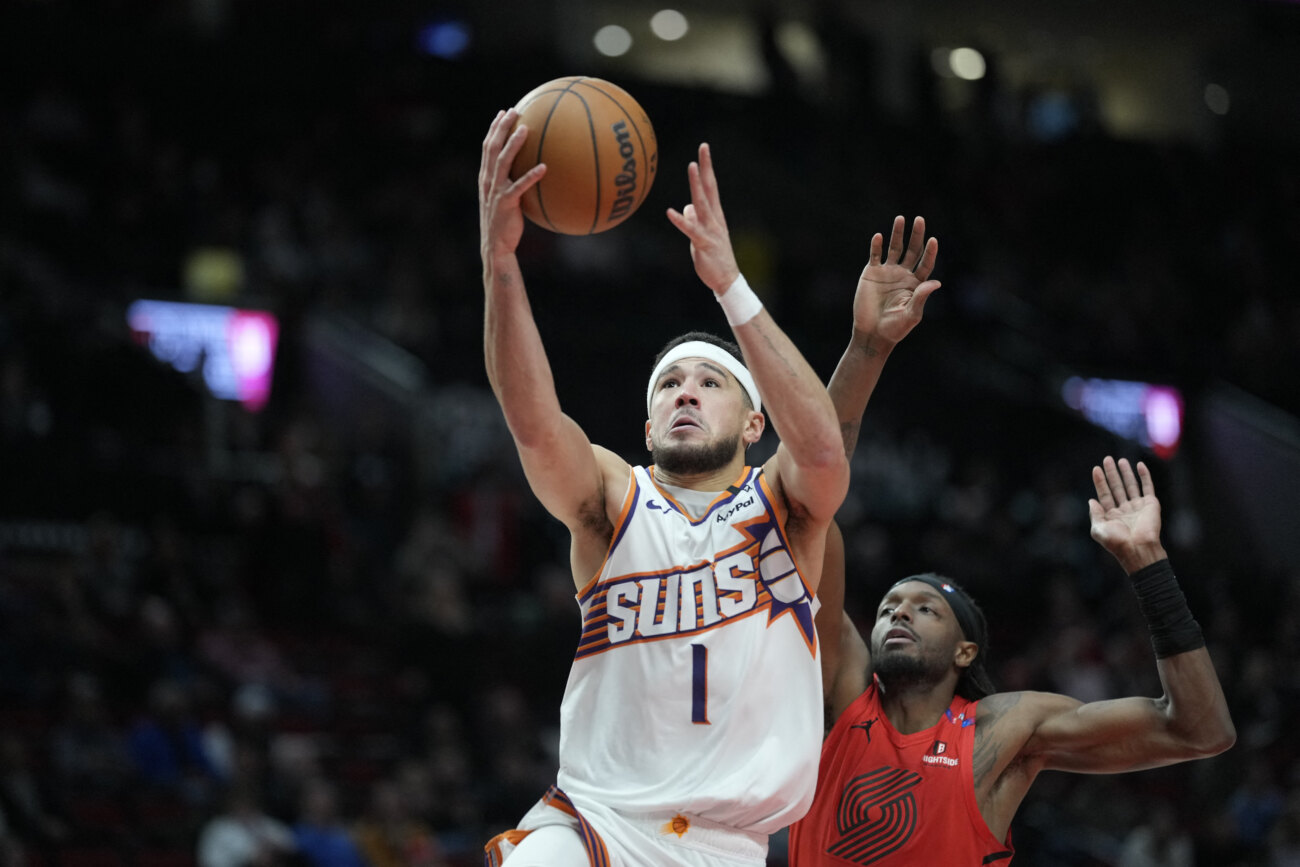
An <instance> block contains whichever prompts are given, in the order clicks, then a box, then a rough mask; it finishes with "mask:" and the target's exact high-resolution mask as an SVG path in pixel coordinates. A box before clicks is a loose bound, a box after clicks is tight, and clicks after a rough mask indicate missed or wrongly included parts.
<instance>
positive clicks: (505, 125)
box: [478, 108, 546, 261]
mask: <svg viewBox="0 0 1300 867" xmlns="http://www.w3.org/2000/svg"><path fill="white" fill-rule="evenodd" d="M518 118H519V113H518V112H517V111H515V110H514V109H513V108H510V109H506V110H505V111H499V112H497V116H496V118H495V119H494V120H493V121H492V125H491V126H490V127H488V132H487V136H486V137H485V138H484V139H483V157H482V161H481V162H480V163H479V169H478V214H479V244H480V246H481V249H480V253H481V254H482V256H483V258H484V260H485V261H486V260H487V259H488V258H489V257H491V256H494V255H498V254H509V253H513V252H514V251H515V248H516V247H518V246H519V239H520V238H521V237H523V234H524V212H523V209H522V208H521V207H520V205H519V200H520V199H521V198H522V197H523V195H524V193H525V192H526V191H528V190H529V189H530V188H531V187H532V186H533V185H534V184H536V183H537V182H538V181H540V180H541V179H542V176H543V175H545V174H546V164H545V163H538V164H537V165H536V166H533V168H531V169H529V170H528V171H527V172H526V173H524V174H523V175H522V176H521V177H519V178H518V179H517V180H514V181H512V180H510V166H511V165H512V164H513V163H514V161H515V155H516V154H518V153H519V149H520V148H521V147H523V146H524V140H525V139H526V138H528V128H527V127H525V126H523V125H522V124H520V125H519V126H518V127H516V128H515V130H514V132H511V129H510V128H511V127H512V126H514V123H515V121H516V120H517V119H518Z"/></svg>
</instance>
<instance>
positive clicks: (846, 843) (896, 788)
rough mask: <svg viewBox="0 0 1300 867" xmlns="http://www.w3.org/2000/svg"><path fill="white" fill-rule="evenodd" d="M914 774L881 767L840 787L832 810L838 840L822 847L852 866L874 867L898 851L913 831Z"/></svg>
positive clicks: (917, 776) (916, 781)
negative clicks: (849, 862)
mask: <svg viewBox="0 0 1300 867" xmlns="http://www.w3.org/2000/svg"><path fill="white" fill-rule="evenodd" d="M920 784H921V775H920V774H918V773H916V772H915V771H907V770H902V769H901V768H891V767H888V766H882V767H879V768H876V770H874V771H872V772H871V773H868V774H862V775H861V776H857V777H854V778H853V779H852V780H850V781H849V782H848V784H847V785H846V786H845V787H844V791H843V793H841V795H840V804H839V808H838V809H837V810H836V823H835V824H836V830H837V831H839V839H838V840H836V841H835V842H834V843H832V844H831V845H830V846H828V847H827V848H826V853H827V854H828V855H834V856H835V857H837V858H842V859H844V860H845V861H851V862H853V863H854V864H874V863H875V862H877V861H880V860H881V859H883V858H886V857H888V856H889V855H890V854H892V853H894V852H896V851H898V850H899V849H901V848H902V847H903V846H904V845H906V843H907V841H908V840H909V839H911V837H912V834H913V833H914V832H915V831H916V818H917V807H916V794H915V793H914V792H913V791H912V790H913V789H915V788H916V787H917V786H919V785H920Z"/></svg>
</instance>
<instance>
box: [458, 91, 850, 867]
mask: <svg viewBox="0 0 1300 867" xmlns="http://www.w3.org/2000/svg"><path fill="white" fill-rule="evenodd" d="M515 120H516V114H515V112H514V111H513V110H510V111H505V112H501V113H499V114H498V116H497V118H496V119H495V120H494V121H493V123H492V125H491V128H490V129H489V130H488V133H487V137H486V138H485V139H484V142H483V156H482V165H481V168H480V172H479V196H480V220H481V223H480V231H481V237H482V249H481V253H482V257H483V284H484V289H485V293H486V325H485V329H484V350H485V356H486V364H487V372H488V378H489V380H490V381H491V384H492V388H493V391H494V392H495V394H496V396H497V399H498V400H499V401H500V403H501V407H502V409H503V411H504V413H505V418H506V422H507V424H508V425H509V428H510V431H511V433H512V435H513V436H514V439H515V445H516V447H517V449H518V452H519V456H520V459H521V461H522V463H523V468H524V471H525V474H526V476H527V478H528V481H529V484H530V485H531V487H532V489H533V492H534V493H535V495H536V496H537V497H538V499H539V500H540V501H541V502H542V504H543V505H545V506H546V508H547V509H548V511H550V513H551V514H552V515H554V516H555V517H556V518H558V519H559V520H561V521H563V522H564V524H565V525H566V526H567V527H568V528H569V532H570V534H571V540H572V542H571V548H570V561H571V565H572V572H573V580H574V586H575V587H576V589H577V594H578V603H579V605H580V607H581V610H582V615H583V627H582V634H581V637H580V639H579V643H578V647H577V652H576V655H575V659H574V661H573V666H572V669H571V671H570V675H569V681H568V685H567V687H566V690H565V695H564V700H563V704H562V707H561V735H560V768H559V774H558V778H557V781H556V785H555V786H554V787H553V788H552V789H551V791H550V792H548V793H547V794H546V796H545V797H543V798H542V800H541V801H539V802H538V804H537V805H536V806H535V807H534V808H533V809H532V810H530V811H529V812H528V814H527V815H526V816H524V817H523V819H522V820H521V822H520V823H519V826H518V828H517V829H515V830H513V831H509V832H506V833H504V834H502V835H499V836H498V837H497V838H495V839H494V840H493V841H492V842H490V843H489V844H488V846H487V851H488V863H489V864H497V863H501V862H502V860H504V863H505V864H506V865H507V867H534V865H547V867H585V865H588V864H590V865H612V867H632V865H638V867H642V865H643V867H669V865H698V867H704V865H753V867H758V865H762V864H764V862H765V859H766V851H767V838H768V835H769V834H771V833H773V832H775V831H777V830H779V829H780V828H782V827H785V826H786V825H789V824H790V823H791V822H793V821H794V820H795V819H797V818H799V817H800V816H801V815H803V813H804V812H805V811H806V810H807V808H808V804H809V802H810V799H811V797H812V793H813V789H814V787H815V782H816V781H815V777H816V768H817V756H818V751H819V749H820V744H821V731H822V717H821V708H822V700H821V684H820V675H819V667H818V666H819V661H818V660H819V648H818V645H817V635H816V632H815V630H814V628H813V620H812V618H813V615H814V613H815V606H816V601H815V597H814V594H815V593H816V590H817V581H818V579H819V577H820V574H821V564H822V555H823V550H824V545H825V539H826V532H827V527H828V526H829V524H830V521H831V519H832V517H833V516H834V514H835V511H836V510H837V509H838V508H839V506H840V503H841V501H842V500H843V498H844V494H845V492H846V490H847V486H848V462H847V460H846V458H845V456H844V447H843V443H842V440H841V437H840V431H839V427H838V422H837V420H836V415H835V410H834V408H833V406H832V404H831V401H830V398H829V396H828V394H827V392H826V389H825V387H824V386H823V385H822V383H821V381H820V380H819V379H818V377H817V375H816V374H815V373H814V371H813V370H812V368H811V367H810V366H809V365H808V363H807V362H806V361H805V360H804V358H803V357H802V356H801V354H800V353H799V351H798V350H797V349H796V348H795V347H794V345H793V344H792V343H791V341H790V340H789V338H788V337H787V336H786V335H785V334H784V333H783V332H782V331H781V329H780V328H778V327H777V325H776V323H775V322H773V320H772V317H771V316H770V315H769V314H768V312H767V311H766V310H764V309H763V307H762V304H761V303H760V302H759V301H758V299H757V297H756V296H755V295H754V293H753V292H752V291H751V290H750V289H749V287H748V286H747V285H746V284H745V281H744V278H743V277H742V276H741V275H740V271H739V269H738V268H737V265H736V260H735V255H734V252H733V250H732V246H731V240H730V236H729V234H728V231H727V225H726V221H725V219H724V218H723V213H722V207H721V203H720V199H719V196H718V185H717V181H716V178H715V175H714V171H713V164H712V158H711V155H710V153H709V149H708V146H707V145H701V146H700V149H699V161H698V163H695V162H693V163H691V164H690V166H689V167H688V172H687V176H688V181H689V185H690V192H691V202H690V204H688V205H686V206H685V207H684V208H683V209H682V210H681V211H680V212H679V211H676V210H673V209H670V210H669V211H668V219H669V220H670V221H671V222H672V224H673V225H674V226H676V227H677V228H678V229H679V230H681V232H682V233H683V234H684V235H686V237H687V238H688V239H689V241H690V252H691V256H692V259H693V260H694V263H695V270H696V273H697V274H698V276H699V277H700V279H701V280H702V281H703V282H704V284H705V285H706V286H708V287H709V289H711V290H712V292H713V293H714V296H715V297H716V298H717V299H718V301H719V303H720V304H721V306H722V309H723V312H724V314H725V316H726V318H727V321H728V323H729V324H730V325H731V328H732V333H733V335H734V337H735V342H736V343H737V344H739V350H741V351H743V360H742V358H741V357H740V355H737V354H735V353H734V352H733V351H731V350H729V349H728V348H727V347H726V346H725V344H726V341H723V340H720V339H718V338H714V337H711V336H709V335H703V334H699V333H692V334H688V335H686V336H685V338H684V339H683V340H681V341H680V342H675V343H674V344H670V346H669V347H668V348H667V349H666V350H665V352H664V353H663V354H662V355H661V357H660V358H659V359H657V360H656V363H655V365H654V367H653V372H652V373H651V376H650V378H649V381H648V384H647V393H646V413H647V417H648V420H647V421H646V423H645V444H646V448H647V449H648V450H649V452H650V454H651V461H650V465H649V466H646V467H632V466H630V465H629V464H628V463H627V462H626V461H624V460H623V459H622V458H620V457H619V456H618V455H617V454H616V453H615V452H613V451H610V450H608V449H605V448H602V447H600V446H597V445H593V444H592V443H591V442H590V441H589V440H588V439H587V436H586V434H584V433H583V431H582V429H581V428H580V427H579V426H578V424H577V423H576V422H575V421H574V420H573V419H571V418H569V417H568V416H567V415H565V414H564V413H563V412H562V411H561V409H560V406H559V401H558V399H557V397H556V390H555V386H554V383H553V381H552V378H551V369H550V365H549V363H548V361H547V358H546V353H545V350H544V349H543V346H542V342H541V338H540V336H539V334H538V330H537V327H536V324H535V323H534V321H533V317H532V312H531V309H530V307H529V303H528V298H527V295H526V294H525V290H524V282H523V276H522V274H521V272H520V267H519V262H518V260H517V258H516V256H515V249H516V247H517V245H518V244H519V240H520V238H521V236H522V233H523V228H524V217H523V214H522V211H521V210H520V196H521V195H522V194H523V193H524V191H525V190H527V189H529V188H530V187H531V186H533V185H534V184H536V183H537V181H538V180H540V179H541V177H542V175H543V174H544V173H545V167H544V166H538V167H536V168H534V169H533V170H532V171H530V172H528V173H527V174H524V175H523V176H521V177H520V178H519V179H518V180H516V181H513V182H512V181H511V180H510V178H509V169H510V165H511V163H512V161H513V160H514V156H515V154H516V153H517V152H518V150H519V148H520V147H521V146H522V144H523V141H524V136H525V130H524V129H523V128H522V127H521V128H520V129H518V130H516V131H515V132H514V133H513V134H511V131H510V130H511V126H512V125H513V124H514V122H515ZM764 411H766V413H767V416H766V417H765V416H764ZM768 418H770V419H771V422H772V424H773V426H774V427H775V428H776V429H777V431H778V433H779V434H780V444H779V446H778V448H777V449H776V451H775V453H774V454H773V456H772V457H771V458H770V459H769V460H768V461H767V462H766V463H765V464H764V465H763V466H761V467H749V466H747V465H746V462H745V449H746V448H747V447H748V446H749V445H751V444H753V443H755V442H757V441H758V439H759V437H760V436H761V435H762V433H763V430H764V427H765V425H766V420H767V419H768Z"/></svg>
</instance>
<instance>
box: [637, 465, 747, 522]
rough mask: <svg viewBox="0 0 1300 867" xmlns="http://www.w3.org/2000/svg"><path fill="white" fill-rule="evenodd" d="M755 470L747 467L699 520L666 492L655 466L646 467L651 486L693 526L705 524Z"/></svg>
mask: <svg viewBox="0 0 1300 867" xmlns="http://www.w3.org/2000/svg"><path fill="white" fill-rule="evenodd" d="M753 469H754V468H753V467H745V468H744V469H743V470H742V471H741V473H740V477H739V478H738V479H736V480H735V481H734V482H732V483H731V484H730V485H728V486H727V489H726V490H724V491H721V492H719V494H718V495H717V496H716V497H714V498H713V501H712V502H710V503H709V505H708V506H707V507H705V509H704V513H703V514H701V515H700V517H698V518H697V517H695V516H694V515H692V514H691V513H690V512H689V511H687V509H686V507H685V506H683V505H682V504H681V503H679V502H677V499H676V498H675V497H674V496H673V495H672V494H670V493H668V492H667V491H666V490H664V488H663V486H662V485H660V484H659V481H658V480H657V479H656V478H655V468H654V466H653V465H651V466H649V467H646V475H648V476H649V477H650V484H652V485H654V487H655V490H656V491H658V492H659V493H660V494H663V496H664V499H666V500H667V501H668V502H670V503H672V504H673V508H675V509H676V510H677V511H679V512H681V513H682V514H683V515H685V516H686V518H687V520H689V521H690V522H691V523H692V524H700V523H703V521H704V519H705V518H707V517H709V515H712V514H713V510H714V509H716V508H717V507H718V504H719V503H721V502H722V501H723V500H725V499H727V498H729V497H734V496H736V492H735V491H734V490H732V489H733V488H739V487H741V486H743V485H744V484H745V483H746V482H748V481H749V477H750V474H751V472H752V471H753ZM759 475H762V473H760V474H759Z"/></svg>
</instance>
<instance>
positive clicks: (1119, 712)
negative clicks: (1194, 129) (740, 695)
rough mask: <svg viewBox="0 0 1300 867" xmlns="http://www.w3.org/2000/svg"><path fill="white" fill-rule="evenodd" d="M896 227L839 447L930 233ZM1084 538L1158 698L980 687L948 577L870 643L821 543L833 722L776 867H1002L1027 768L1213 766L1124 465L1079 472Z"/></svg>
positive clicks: (844, 394) (900, 603) (822, 630)
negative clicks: (1087, 482) (1085, 484)
mask: <svg viewBox="0 0 1300 867" xmlns="http://www.w3.org/2000/svg"><path fill="white" fill-rule="evenodd" d="M903 228H904V225H903V220H902V218H901V217H899V218H898V219H897V220H896V221H895V223H894V227H893V232H892V235H891V239H890V246H889V251H888V255H887V256H883V257H882V253H883V249H882V247H883V242H882V238H881V236H880V235H877V236H875V238H874V239H873V240H872V248H871V260H870V262H869V264H868V265H867V267H866V269H865V270H864V271H863V275H862V278H861V280H860V281H859V284H858V292H857V295H856V296H855V299H854V339H853V343H851V344H850V347H849V350H848V351H847V352H846V353H845V355H844V358H843V359H842V360H841V362H840V365H839V366H838V367H837V368H836V372H835V376H834V378H833V379H832V381H831V385H830V393H831V397H832V399H833V400H834V401H835V404H836V409H837V411H838V412H839V413H840V419H841V427H842V430H843V431H844V437H845V449H846V451H847V452H852V450H853V447H854V445H855V444H856V439H857V431H858V424H859V420H860V417H861V415H862V411H863V409H864V408H865V406H866V403H867V399H868V397H869V396H870V393H871V390H872V388H873V387H874V385H875V383H876V381H877V379H878V377H879V375H880V370H881V367H882V366H883V364H884V361H885V359H886V358H887V357H888V354H889V351H890V350H891V349H892V348H893V346H894V345H896V344H897V342H898V341H899V340H901V339H902V338H903V337H905V336H906V335H907V333H908V332H909V331H910V330H911V329H912V328H913V327H914V326H915V325H916V324H917V322H919V321H920V319H921V313H922V308H923V306H924V303H925V300H926V298H927V297H928V296H929V294H930V293H931V292H933V291H934V289H936V288H937V287H938V284H937V283H936V282H935V281H927V280H926V278H927V277H928V276H929V274H930V272H931V270H932V269H933V265H934V258H935V253H936V245H935V241H934V239H930V241H929V242H928V243H923V238H924V233H925V224H924V222H923V221H922V220H920V219H919V218H918V219H917V221H916V223H915V225H914V227H913V231H912V236H911V239H910V242H909V244H908V246H907V249H906V251H904V245H903ZM1092 481H1093V486H1094V488H1095V489H1096V497H1095V499H1092V500H1090V501H1089V504H1088V510H1089V517H1090V519H1091V534H1092V538H1093V539H1094V540H1096V541H1097V542H1098V543H1099V544H1100V545H1101V546H1102V547H1103V548H1104V549H1105V550H1107V551H1108V552H1110V553H1111V554H1112V555H1113V556H1114V557H1115V559H1116V560H1117V561H1118V562H1119V564H1120V566H1121V567H1122V568H1123V569H1124V571H1125V572H1126V573H1128V575H1129V576H1130V578H1132V580H1133V587H1134V592H1135V593H1136V594H1137V597H1138V602H1139V606H1140V608H1141V610H1142V613H1143V615H1144V616H1145V617H1146V620H1147V623H1148V626H1149V627H1150V630H1151V641H1152V646H1153V647H1154V650H1155V656H1156V668H1157V671H1158V673H1159V676H1160V682H1161V685H1162V686H1163V688H1164V695H1163V696H1161V697H1160V698H1139V697H1131V698H1121V699H1114V700H1109V701H1097V702H1088V703H1085V702H1081V701H1079V700H1077V699H1074V698H1070V697H1068V696H1064V695H1056V694H1051V693H1044V692H1032V691H1023V692H1009V693H997V692H994V691H993V686H992V683H991V682H990V680H989V678H988V675H987V673H986V670H985V667H984V648H985V647H986V646H987V635H986V633H987V626H986V624H985V620H984V616H983V614H982V613H981V612H980V610H979V608H978V607H977V606H976V605H975V603H974V601H973V600H972V599H971V598H970V597H969V596H968V595H967V594H966V593H965V592H964V591H963V590H962V589H961V588H960V587H959V586H957V585H956V583H955V582H953V581H951V580H949V579H946V578H943V577H940V576H937V575H933V574H925V575H916V576H912V577H910V578H905V579H903V580H902V581H899V582H898V583H896V584H894V586H892V587H891V588H889V590H888V591H887V592H886V594H885V596H884V598H883V599H882V600H881V602H880V605H879V607H878V608H877V610H876V615H875V623H874V625H873V627H872V630H871V635H870V645H869V646H868V643H867V642H866V641H864V640H863V638H862V636H861V635H860V634H859V633H858V631H857V629H856V627H855V626H854V625H853V623H852V621H851V620H850V619H849V618H848V617H847V616H846V615H844V614H843V611H842V609H843V596H842V589H843V587H842V579H843V572H844V554H843V540H842V539H841V538H840V536H839V534H838V532H833V533H832V534H831V538H830V540H829V541H828V550H827V556H826V560H825V565H824V571H823V577H822V584H821V593H820V594H819V595H820V598H821V601H822V608H821V611H820V613H819V614H818V618H817V628H818V632H819V636H820V639H821V641H822V642H823V644H824V648H825V654H824V656H823V677H824V683H825V698H826V702H827V706H828V709H829V712H830V713H831V715H832V716H831V718H832V719H833V720H834V721H835V722H834V726H833V727H832V729H831V731H830V734H829V735H828V736H827V738H826V741H825V743H824V744H823V747H822V757H821V763H820V768H819V777H818V782H817V791H816V795H815V796H814V800H813V806H812V808H811V809H810V810H809V812H808V814H807V815H806V816H805V817H804V818H803V819H802V820H800V821H799V822H796V823H795V824H794V825H793V826H791V829H790V858H791V865H792V867H841V865H868V864H870V865H880V867H901V865H932V864H952V865H966V864H969V865H979V864H998V865H1002V864H1006V863H1008V862H1010V860H1011V856H1012V854H1013V849H1012V846H1011V840H1010V829H1011V822H1012V819H1013V817H1014V816H1015V813H1016V810H1017V809H1018V808H1019V806H1020V803H1021V801H1022V800H1023V799H1024V797H1025V794H1026V793H1027V792H1028V791H1029V787H1030V786H1031V785H1032V784H1033V782H1034V780H1035V779H1036V777H1037V776H1038V774H1039V773H1040V772H1041V771H1045V770H1060V771H1074V772H1079V773H1118V772H1122V771H1135V770H1141V769H1144V768H1155V767H1160V766H1163V765H1170V764H1174V763H1176V762H1182V761H1187V760H1189V759H1196V758H1203V757H1208V756H1213V755H1216V754H1218V753H1220V752H1222V751H1224V750H1226V749H1228V748H1229V747H1230V746H1232V744H1233V742H1234V741H1235V739H1236V732H1235V730H1234V728H1233V724H1232V720H1231V718H1230V717H1229V714H1228V707H1227V703H1226V702H1225V700H1224V696H1223V690H1222V688H1221V686H1220V684H1219V680H1218V676H1217V675H1216V673H1215V670H1214V666H1213V663H1212V662H1211V659H1210V655H1209V652H1208V651H1207V650H1206V648H1205V642H1204V639H1203V638H1202V636H1201V630H1200V627H1199V625H1198V624H1197V622H1196V621H1195V620H1194V619H1193V617H1192V614H1191V612H1190V610H1189V609H1188V606H1187V602H1186V600H1185V599H1184V597H1183V593H1182V591H1181V589H1180V588H1179V586H1178V582H1177V580H1176V579H1175V577H1174V573H1173V569H1172V568H1171V566H1170V565H1169V560H1168V556H1167V554H1166V552H1165V550H1164V547H1163V545H1162V544H1161V541H1160V528H1161V522H1160V503H1159V501H1158V500H1157V499H1156V495H1155V489H1154V486H1153V483H1152V480H1151V475H1150V472H1149V471H1148V470H1147V467H1146V465H1145V464H1143V463H1141V462H1139V463H1138V464H1137V465H1136V468H1134V467H1133V466H1131V465H1130V464H1129V462H1128V461H1127V460H1125V459H1122V458H1121V459H1120V460H1119V461H1115V460H1114V459H1112V458H1110V457H1107V458H1106V459H1105V460H1104V461H1103V462H1102V464H1101V466H1097V467H1093V469H1092Z"/></svg>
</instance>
